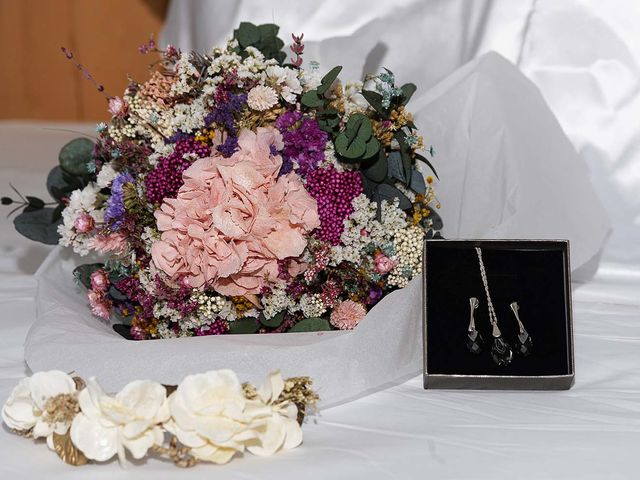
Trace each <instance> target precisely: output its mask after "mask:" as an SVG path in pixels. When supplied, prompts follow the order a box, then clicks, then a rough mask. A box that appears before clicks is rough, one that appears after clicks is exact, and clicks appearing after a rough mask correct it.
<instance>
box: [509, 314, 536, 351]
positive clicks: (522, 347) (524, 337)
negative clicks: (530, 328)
mask: <svg viewBox="0 0 640 480" xmlns="http://www.w3.org/2000/svg"><path fill="white" fill-rule="evenodd" d="M511 310H512V311H513V315H514V316H515V317H516V321H517V322H518V328H519V330H518V335H517V338H518V341H517V342H516V344H515V345H514V346H515V349H516V352H518V353H519V354H520V355H522V356H523V357H528V356H529V355H531V352H532V351H533V340H532V339H531V335H529V332H527V330H526V329H525V328H524V325H523V324H522V320H520V315H519V314H518V311H519V310H520V306H519V305H518V302H512V303H511Z"/></svg>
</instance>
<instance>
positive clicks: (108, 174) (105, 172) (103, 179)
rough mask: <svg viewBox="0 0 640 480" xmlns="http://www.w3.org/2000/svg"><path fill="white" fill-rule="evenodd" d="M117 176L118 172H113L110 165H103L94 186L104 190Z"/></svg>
mask: <svg viewBox="0 0 640 480" xmlns="http://www.w3.org/2000/svg"><path fill="white" fill-rule="evenodd" d="M117 176H118V172H116V171H115V169H114V168H113V166H112V165H111V163H105V164H104V165H103V166H102V168H101V169H100V172H99V173H98V176H97V178H96V184H97V185H98V187H99V188H106V187H108V186H110V185H111V182H113V180H114V179H115V178H116V177H117Z"/></svg>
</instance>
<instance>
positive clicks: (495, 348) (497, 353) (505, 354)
mask: <svg viewBox="0 0 640 480" xmlns="http://www.w3.org/2000/svg"><path fill="white" fill-rule="evenodd" d="M476 253H477V254H478V264H479V265H480V276H481V277H482V284H483V285H484V292H485V294H486V296H487V308H488V310H489V322H491V327H492V336H493V342H492V345H491V357H492V358H493V361H494V362H495V363H496V364H498V365H501V366H506V365H509V364H510V363H511V360H513V351H512V350H511V347H510V346H509V344H508V343H507V342H506V341H505V340H504V338H502V332H501V331H500V328H499V327H498V317H497V315H496V311H495V309H494V308H493V302H492V301H491V293H490V292H489V280H488V279H487V271H486V270H485V267H484V261H483V260H482V250H481V249H480V248H479V247H476Z"/></svg>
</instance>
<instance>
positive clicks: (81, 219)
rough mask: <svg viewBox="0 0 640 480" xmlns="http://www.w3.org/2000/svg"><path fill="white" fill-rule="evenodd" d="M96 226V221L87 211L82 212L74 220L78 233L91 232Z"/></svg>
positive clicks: (74, 226)
mask: <svg viewBox="0 0 640 480" xmlns="http://www.w3.org/2000/svg"><path fill="white" fill-rule="evenodd" d="M95 226H96V222H95V220H94V219H93V217H92V216H91V215H89V214H88V213H87V212H82V213H81V214H80V215H78V216H77V217H76V220H75V222H73V228H75V229H76V232H78V233H89V232H90V231H91V230H93V228H94V227H95Z"/></svg>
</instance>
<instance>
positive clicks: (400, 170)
mask: <svg viewBox="0 0 640 480" xmlns="http://www.w3.org/2000/svg"><path fill="white" fill-rule="evenodd" d="M387 161H388V164H389V172H388V174H387V175H388V176H389V177H390V178H395V179H396V180H399V181H401V182H403V183H405V182H406V181H407V177H406V176H405V174H404V167H403V166H402V156H401V155H400V152H398V151H397V150H394V151H393V152H391V153H390V154H389V157H387Z"/></svg>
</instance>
